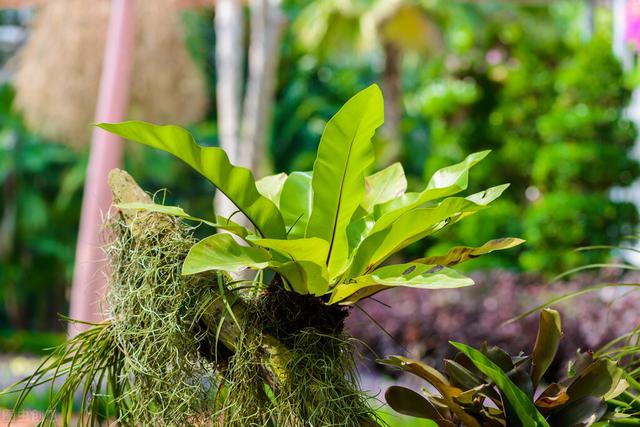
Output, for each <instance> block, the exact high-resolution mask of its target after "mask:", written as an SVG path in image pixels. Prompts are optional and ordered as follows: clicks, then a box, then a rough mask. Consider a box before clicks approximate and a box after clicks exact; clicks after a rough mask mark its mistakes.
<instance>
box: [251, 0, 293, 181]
mask: <svg viewBox="0 0 640 427" xmlns="http://www.w3.org/2000/svg"><path fill="white" fill-rule="evenodd" d="M250 6H251V41H250V45H249V75H248V79H247V93H246V95H245V100H244V110H243V114H242V139H241V148H242V150H241V151H242V154H241V158H240V164H242V165H244V166H247V167H249V168H250V169H251V170H253V172H254V174H257V175H258V176H262V175H264V174H265V173H266V172H267V171H268V170H269V169H270V165H269V162H268V160H267V156H266V154H267V150H266V140H267V132H268V130H269V123H270V120H271V114H272V111H273V108H272V107H273V95H274V90H275V84H276V79H277V67H278V59H279V52H278V50H279V47H280V39H281V35H282V29H283V25H284V15H283V14H282V12H281V10H280V0H251V2H250Z"/></svg>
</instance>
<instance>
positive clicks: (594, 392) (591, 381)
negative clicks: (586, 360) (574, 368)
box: [567, 359, 626, 401]
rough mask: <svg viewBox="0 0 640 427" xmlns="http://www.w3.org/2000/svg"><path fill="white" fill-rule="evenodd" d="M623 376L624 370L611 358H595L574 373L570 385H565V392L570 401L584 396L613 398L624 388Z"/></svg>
mask: <svg viewBox="0 0 640 427" xmlns="http://www.w3.org/2000/svg"><path fill="white" fill-rule="evenodd" d="M623 376H624V371H623V370H622V369H621V368H620V367H619V366H618V365H617V363H616V362H614V361H613V360H609V359H597V360H596V361H594V362H593V363H592V364H591V365H589V366H588V367H586V368H585V369H583V370H581V371H580V372H578V373H577V374H576V376H575V377H574V378H573V382H572V383H571V385H570V386H569V387H567V394H568V395H569V397H570V399H571V401H575V400H577V399H580V398H582V397H585V396H598V397H603V398H605V399H613V398H614V397H616V396H617V395H619V394H620V393H622V392H623V391H624V390H625V388H626V381H625V380H624V379H623ZM621 382H622V384H621ZM621 385H622V387H621Z"/></svg>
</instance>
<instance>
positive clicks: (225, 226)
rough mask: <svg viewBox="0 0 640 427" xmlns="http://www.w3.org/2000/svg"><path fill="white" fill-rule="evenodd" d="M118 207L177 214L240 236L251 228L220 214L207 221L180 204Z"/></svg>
mask: <svg viewBox="0 0 640 427" xmlns="http://www.w3.org/2000/svg"><path fill="white" fill-rule="evenodd" d="M115 206H116V207H117V208H118V209H134V210H140V211H146V212H156V213H161V214H165V215H170V216H176V217H179V218H184V219H188V220H191V221H198V222H202V223H203V224H207V225H209V226H211V227H215V228H218V229H220V230H225V231H229V232H230V233H233V234H235V235H237V236H239V237H242V238H244V237H246V236H247V235H248V234H249V230H247V229H246V228H245V227H244V226H242V225H240V224H236V223H235V222H233V221H231V220H229V219H227V218H225V217H223V216H221V215H218V216H216V222H211V221H207V220H206V219H202V218H198V217H195V216H192V215H189V214H188V213H187V212H185V211H184V209H182V208H181V207H178V206H166V205H157V204H155V203H120V204H117V205H115Z"/></svg>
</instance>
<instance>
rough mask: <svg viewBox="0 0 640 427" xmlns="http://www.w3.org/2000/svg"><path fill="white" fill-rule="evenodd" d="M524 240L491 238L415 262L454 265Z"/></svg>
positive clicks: (516, 244)
mask: <svg viewBox="0 0 640 427" xmlns="http://www.w3.org/2000/svg"><path fill="white" fill-rule="evenodd" d="M523 242H524V240H522V239H518V238H516V237H505V238H502V239H495V240H489V241H488V242H487V243H485V244H484V245H482V246H480V247H477V248H472V247H469V246H456V247H454V248H451V249H449V251H448V252H447V253H446V255H436V256H430V257H425V258H420V259H417V260H415V261H414V262H420V263H423V264H440V265H446V266H452V265H456V264H460V263H462V262H465V261H468V260H470V259H473V258H477V257H479V256H482V255H485V254H488V253H490V252H493V251H498V250H503V249H509V248H513V247H514V246H518V245H520V244H521V243H523Z"/></svg>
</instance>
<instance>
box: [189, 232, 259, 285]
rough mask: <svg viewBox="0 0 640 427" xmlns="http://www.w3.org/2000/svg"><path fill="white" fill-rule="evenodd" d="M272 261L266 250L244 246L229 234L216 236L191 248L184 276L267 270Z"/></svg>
mask: <svg viewBox="0 0 640 427" xmlns="http://www.w3.org/2000/svg"><path fill="white" fill-rule="evenodd" d="M270 261H271V255H270V254H269V252H267V251H265V250H264V249H260V248H254V247H251V246H242V245H240V244H239V243H238V242H236V241H235V240H234V238H233V236H231V235H230V234H227V233H221V234H214V235H213V236H209V237H206V238H204V239H202V240H200V241H199V242H198V243H196V244H195V245H193V246H192V247H191V249H190V250H189V253H188V254H187V257H186V258H185V260H184V264H183V265H182V274H185V275H187V274H196V273H200V272H203V271H209V270H222V271H228V272H236V273H237V272H239V271H242V270H245V269H247V268H252V269H262V268H266V267H267V266H269V262H270Z"/></svg>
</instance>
